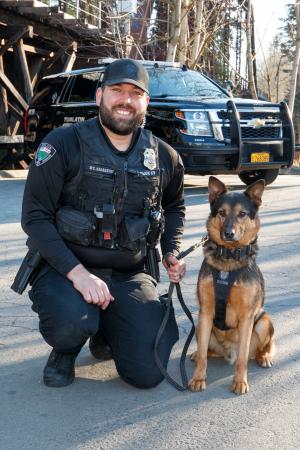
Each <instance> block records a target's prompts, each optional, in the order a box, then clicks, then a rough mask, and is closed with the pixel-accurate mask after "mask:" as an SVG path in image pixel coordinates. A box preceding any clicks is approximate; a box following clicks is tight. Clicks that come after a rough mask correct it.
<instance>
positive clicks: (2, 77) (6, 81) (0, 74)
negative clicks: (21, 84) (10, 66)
mask: <svg viewBox="0 0 300 450" xmlns="http://www.w3.org/2000/svg"><path fill="white" fill-rule="evenodd" d="M0 83H1V84H2V85H4V86H5V87H6V88H7V89H8V90H9V91H10V92H11V93H12V95H13V96H14V97H15V99H16V100H17V101H18V103H19V104H20V105H21V106H22V108H23V109H24V110H27V109H28V107H29V105H28V103H27V102H26V101H25V100H24V98H23V97H22V96H21V95H20V94H19V92H18V91H17V89H16V88H15V87H14V85H13V84H12V83H11V82H10V80H9V79H8V78H7V76H6V75H5V73H4V72H3V70H0Z"/></svg>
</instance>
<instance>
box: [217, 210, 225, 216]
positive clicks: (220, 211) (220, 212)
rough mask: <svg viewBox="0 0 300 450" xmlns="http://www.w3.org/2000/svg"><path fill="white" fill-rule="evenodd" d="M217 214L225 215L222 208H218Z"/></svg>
mask: <svg viewBox="0 0 300 450" xmlns="http://www.w3.org/2000/svg"><path fill="white" fill-rule="evenodd" d="M218 214H219V216H221V217H225V215H226V213H225V211H224V209H219V210H218Z"/></svg>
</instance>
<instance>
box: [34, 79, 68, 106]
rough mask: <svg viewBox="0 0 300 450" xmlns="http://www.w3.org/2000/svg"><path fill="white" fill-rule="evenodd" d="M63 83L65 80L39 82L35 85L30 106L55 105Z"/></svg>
mask: <svg viewBox="0 0 300 450" xmlns="http://www.w3.org/2000/svg"><path fill="white" fill-rule="evenodd" d="M65 82H66V79H65V78H53V79H46V80H41V81H40V82H39V83H38V85H37V88H36V92H35V94H34V97H33V99H32V102H31V106H37V105H49V104H50V105H52V104H53V103H55V102H56V100H57V98H58V97H59V95H60V93H61V90H62V87H63V85H64V84H65Z"/></svg>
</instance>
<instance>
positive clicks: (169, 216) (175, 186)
mask: <svg viewBox="0 0 300 450" xmlns="http://www.w3.org/2000/svg"><path fill="white" fill-rule="evenodd" d="M159 155H160V158H161V159H162V162H163V165H164V167H165V168H166V170H165V180H164V183H163V184H164V187H163V195H162V207H163V210H164V217H165V229H164V233H163V235H162V237H161V250H162V254H163V256H165V255H166V254H167V253H172V254H174V255H175V256H176V255H177V254H178V253H179V249H180V244H181V241H182V235H183V230H184V221H185V204H184V167H183V163H182V161H181V158H180V156H179V154H178V153H177V152H176V151H175V150H174V149H173V148H172V147H170V146H169V145H168V144H166V143H165V142H163V141H160V140H159Z"/></svg>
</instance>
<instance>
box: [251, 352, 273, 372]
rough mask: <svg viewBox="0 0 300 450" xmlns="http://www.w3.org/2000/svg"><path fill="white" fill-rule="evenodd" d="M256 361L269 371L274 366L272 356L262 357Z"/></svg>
mask: <svg viewBox="0 0 300 450" xmlns="http://www.w3.org/2000/svg"><path fill="white" fill-rule="evenodd" d="M255 361H256V362H257V364H258V365H259V366H260V367H264V368H265V369H269V368H270V367H272V366H273V360H272V358H271V357H270V355H260V356H259V357H258V358H256V359H255Z"/></svg>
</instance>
